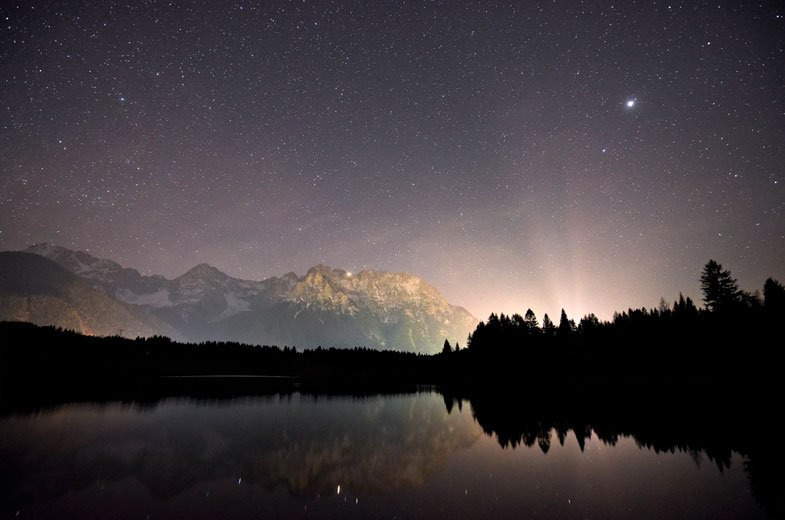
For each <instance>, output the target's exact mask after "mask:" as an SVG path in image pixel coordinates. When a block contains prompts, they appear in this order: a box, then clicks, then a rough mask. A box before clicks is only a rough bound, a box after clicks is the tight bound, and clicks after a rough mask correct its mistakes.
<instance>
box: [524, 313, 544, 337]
mask: <svg viewBox="0 0 785 520" xmlns="http://www.w3.org/2000/svg"><path fill="white" fill-rule="evenodd" d="M523 322H524V324H525V325H526V330H527V332H528V333H529V334H532V335H534V334H538V333H539V332H540V324H539V323H538V322H537V316H535V315H534V311H533V310H531V309H528V310H527V311H526V315H525V316H524V317H523Z"/></svg>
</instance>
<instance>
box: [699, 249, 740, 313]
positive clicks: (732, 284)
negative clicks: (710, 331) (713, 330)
mask: <svg viewBox="0 0 785 520" xmlns="http://www.w3.org/2000/svg"><path fill="white" fill-rule="evenodd" d="M700 284H701V291H703V302H704V303H705V304H706V308H707V309H708V310H710V311H713V312H717V311H723V310H727V309H728V308H730V307H734V306H736V305H738V304H739V303H741V296H742V293H741V291H739V286H738V284H737V283H736V279H735V278H733V276H731V274H730V271H728V270H727V269H723V268H722V264H719V263H717V262H715V261H714V260H709V261H708V262H707V263H706V265H705V266H704V267H703V271H702V272H701V278H700Z"/></svg>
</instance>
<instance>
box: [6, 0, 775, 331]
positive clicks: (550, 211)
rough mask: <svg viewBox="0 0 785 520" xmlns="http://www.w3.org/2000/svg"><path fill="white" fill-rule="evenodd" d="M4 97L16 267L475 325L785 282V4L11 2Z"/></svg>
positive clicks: (10, 240)
mask: <svg viewBox="0 0 785 520" xmlns="http://www.w3.org/2000/svg"><path fill="white" fill-rule="evenodd" d="M261 4H264V5H261ZM0 72H1V74H0V249H3V250H8V249H22V248H25V247H27V246H28V245H30V244H33V243H38V242H52V243H56V244H59V245H63V246H66V247H70V248H76V249H84V250H88V251H90V252H91V253H93V254H95V255H97V256H105V257H110V258H112V259H115V260H116V261H119V262H120V263H122V264H124V265H128V266H131V267H135V268H137V269H139V270H140V271H142V272H145V273H149V274H151V273H160V274H164V275H166V276H169V277H173V276H177V275H180V274H182V273H183V272H185V271H186V270H187V269H188V268H190V267H192V266H193V265H195V264H197V263H199V262H203V261H206V262H208V263H210V264H212V265H215V266H216V267H218V268H219V269H221V270H223V271H224V272H227V273H228V274H231V275H233V276H236V277H241V278H251V279H261V278H265V277H267V276H272V275H281V274H283V273H285V272H287V271H295V272H298V273H300V274H302V273H304V271H305V270H306V269H307V268H308V267H310V266H312V265H314V264H316V263H319V262H324V263H327V264H329V265H332V266H335V267H340V268H344V269H347V270H350V271H358V270H362V269H365V268H376V269H384V270H392V271H407V272H411V273H413V274H416V275H419V276H422V277H423V278H425V279H427V280H428V281H429V282H431V283H432V284H434V285H435V286H436V287H437V288H438V289H440V291H441V292H442V293H443V294H444V295H445V296H446V297H447V298H448V299H449V300H450V301H451V302H452V303H455V304H460V305H463V306H465V307H466V308H467V309H468V310H469V311H471V312H472V313H474V314H475V315H476V316H478V317H480V318H484V317H486V316H487V315H488V314H489V313H490V312H491V311H497V312H498V311H502V312H520V313H523V312H524V311H525V310H526V308H528V307H531V308H533V309H534V310H535V311H536V312H537V315H538V317H540V318H541V316H542V313H543V312H548V313H549V314H550V315H551V317H554V316H555V317H558V312H559V309H560V308H561V307H564V308H566V310H567V312H568V314H570V316H571V317H576V318H579V317H580V316H581V315H583V314H586V313H588V312H595V313H596V314H597V315H598V316H600V317H601V318H610V317H611V315H612V313H613V311H614V310H616V309H626V308H627V307H638V306H647V307H654V306H656V305H657V303H658V301H659V299H660V297H661V296H664V297H665V298H666V299H667V300H673V299H674V298H676V297H677V296H678V293H679V291H684V293H685V294H687V295H691V296H693V297H695V298H696V300H699V299H700V293H699V290H698V281H697V280H698V276H699V273H700V270H701V268H702V266H703V264H704V263H705V262H706V261H707V260H708V259H709V258H714V259H716V260H718V261H719V262H721V263H722V264H723V265H724V266H725V267H726V268H729V269H730V270H731V271H732V273H733V274H734V275H735V276H737V277H738V279H739V282H740V285H741V286H742V287H743V288H745V289H749V290H754V289H759V288H760V287H762V284H763V281H764V280H765V278H766V277H767V276H774V277H776V278H779V279H781V280H782V279H785V260H784V259H785V4H783V3H782V2H724V1H713V2H700V1H688V2H681V1H677V0H673V1H665V2H659V1H650V0H647V1H642V2H638V1H634V0H625V1H621V2H589V1H585V2H579V1H574V2H561V1H548V2H490V1H478V2H459V1H444V2H442V1H435V2H432V1H428V2H425V1H417V2H403V1H401V2H392V1H379V2H367V3H365V2H348V1H347V2H339V1H318V2H315V1H293V2H242V1H211V2H208V1H204V2H189V1H182V2H178V1H173V2H154V1H150V2H137V1H130V2H127V3H120V2H116V1H113V0H102V1H100V2H99V1H95V2H77V1H74V2H70V1H69V2H62V1H51V2H13V1H5V2H3V3H2V5H0Z"/></svg>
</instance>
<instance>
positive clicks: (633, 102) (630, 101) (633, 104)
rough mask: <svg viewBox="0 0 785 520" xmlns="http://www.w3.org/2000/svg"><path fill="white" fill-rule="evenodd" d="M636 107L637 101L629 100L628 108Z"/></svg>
mask: <svg viewBox="0 0 785 520" xmlns="http://www.w3.org/2000/svg"><path fill="white" fill-rule="evenodd" d="M634 106H635V100H634V99H628V100H627V108H633V107H634Z"/></svg>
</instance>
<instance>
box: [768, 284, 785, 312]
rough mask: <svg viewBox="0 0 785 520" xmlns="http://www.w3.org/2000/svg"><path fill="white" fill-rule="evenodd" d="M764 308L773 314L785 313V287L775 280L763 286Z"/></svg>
mask: <svg viewBox="0 0 785 520" xmlns="http://www.w3.org/2000/svg"><path fill="white" fill-rule="evenodd" d="M763 306H764V307H765V308H766V310H767V311H769V312H772V313H781V312H783V311H785V286H783V285H782V284H781V283H780V282H778V281H777V280H775V279H774V278H768V279H767V280H766V283H764V284H763Z"/></svg>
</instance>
